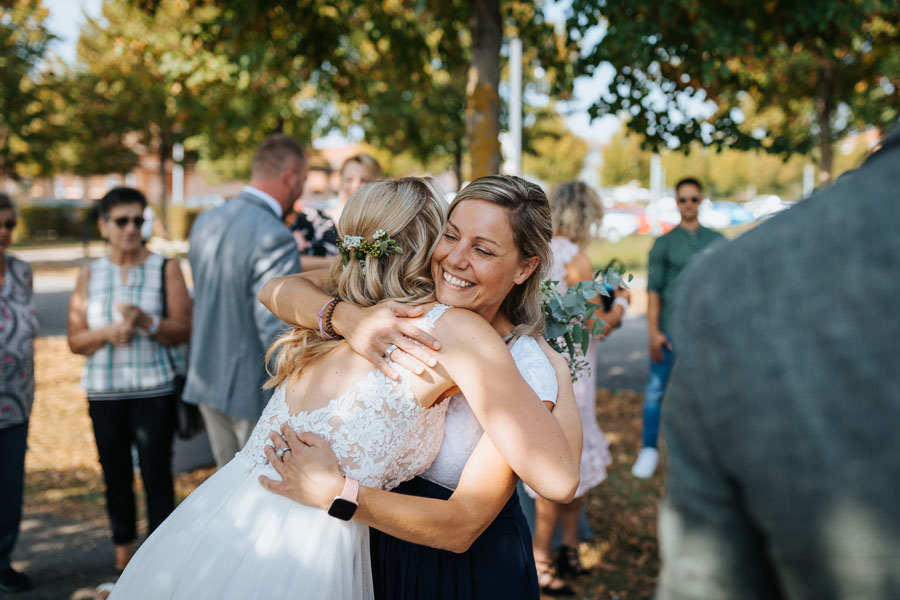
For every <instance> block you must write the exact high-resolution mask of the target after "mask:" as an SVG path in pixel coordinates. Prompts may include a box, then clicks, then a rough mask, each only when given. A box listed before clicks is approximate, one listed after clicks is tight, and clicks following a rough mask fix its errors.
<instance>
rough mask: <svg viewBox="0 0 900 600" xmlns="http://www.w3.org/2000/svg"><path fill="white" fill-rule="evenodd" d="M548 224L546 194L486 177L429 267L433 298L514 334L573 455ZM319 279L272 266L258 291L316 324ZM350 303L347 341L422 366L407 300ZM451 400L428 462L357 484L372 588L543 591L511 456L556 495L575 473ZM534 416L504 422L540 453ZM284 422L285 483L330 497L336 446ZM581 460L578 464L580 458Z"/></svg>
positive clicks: (574, 427) (576, 435)
mask: <svg viewBox="0 0 900 600" xmlns="http://www.w3.org/2000/svg"><path fill="white" fill-rule="evenodd" d="M551 235H552V228H551V221H550V211H549V205H548V202H547V198H546V196H545V195H544V193H543V192H542V191H541V190H540V188H539V187H537V186H535V185H533V184H530V183H528V182H525V181H524V180H521V179H519V178H515V177H502V176H489V177H484V178H481V179H478V180H476V181H475V182H473V183H472V184H470V185H469V186H467V187H466V188H465V189H464V190H462V191H461V192H460V193H459V194H458V195H457V197H456V199H455V200H454V202H453V204H452V205H451V208H450V216H449V222H448V225H447V228H446V231H445V233H444V235H443V237H442V239H441V241H440V242H439V243H438V245H437V247H436V248H435V250H434V253H433V257H432V276H433V278H434V281H435V293H436V296H437V298H438V299H439V301H441V302H443V303H446V304H449V305H451V306H456V307H459V308H467V309H469V310H472V311H474V312H476V313H478V314H479V315H481V316H482V317H484V318H485V319H486V320H488V321H489V322H490V323H491V324H492V325H493V326H494V328H495V330H496V331H497V332H498V334H499V335H501V336H503V337H505V338H508V344H509V346H510V350H511V352H512V353H513V356H514V358H516V363H517V365H518V366H519V370H520V372H521V373H522V375H523V377H525V379H526V381H528V382H529V383H530V384H532V387H533V388H535V390H536V391H537V392H538V396H539V397H540V398H541V399H542V400H545V401H547V402H548V404H549V403H551V402H552V401H553V400H558V402H557V408H556V409H555V410H554V413H553V414H554V417H556V419H557V421H558V422H559V423H560V425H561V427H562V428H563V431H564V432H565V434H566V438H567V440H568V442H569V447H570V451H571V454H572V456H573V457H578V456H580V449H581V448H580V445H581V428H580V422H579V420H578V418H577V414H576V413H577V408H576V407H575V404H574V395H573V393H572V385H571V381H570V379H569V375H568V367H567V366H566V364H565V361H564V360H563V359H562V358H561V357H559V356H558V355H556V354H555V353H552V351H549V354H547V352H548V350H549V348H548V347H547V346H546V344H543V342H542V340H540V339H539V338H540V332H541V331H542V329H543V317H542V311H541V305H540V282H541V280H542V278H543V275H544V273H545V268H546V261H547V258H548V257H549V242H550V238H551ZM534 257H538V258H539V259H540V262H541V264H540V265H539V266H538V268H535V269H534V270H533V272H530V275H528V276H525V277H523V276H522V275H523V273H524V272H523V271H522V270H521V264H522V263H523V262H524V261H526V260H528V259H532V258H534ZM316 281H317V278H316V276H315V274H311V275H310V274H307V275H305V276H294V277H286V278H278V279H275V280H273V281H272V282H270V283H269V284H267V285H266V286H265V287H264V288H263V290H262V291H261V292H260V300H262V301H263V303H264V304H266V306H268V307H269V308H270V310H273V312H274V313H275V314H276V315H278V316H279V317H281V318H282V319H284V320H287V321H289V322H294V323H295V324H298V325H301V326H306V327H315V326H316V322H317V320H316V319H317V316H316V311H315V308H313V309H312V310H308V307H316V306H319V305H321V304H323V303H324V302H325V301H327V300H328V297H327V296H326V295H324V294H322V292H321V291H319V290H318V289H316V288H315V286H314V285H313V284H314V283H315V282H316ZM344 305H345V303H341V304H340V305H339V306H338V307H337V309H336V310H335V311H334V314H333V316H332V324H333V327H334V329H335V331H337V332H338V333H347V334H348V335H347V338H348V341H349V342H350V344H351V346H352V347H353V348H354V349H356V350H357V351H358V352H359V353H360V354H362V355H363V356H366V357H367V358H369V360H370V361H372V362H373V363H374V364H376V366H379V367H381V368H382V370H384V371H385V372H386V373H387V374H388V375H391V374H392V373H393V369H392V367H391V363H390V362H388V361H386V360H385V358H384V355H385V354H387V355H389V356H390V357H391V358H392V359H393V360H396V361H397V363H398V364H402V365H404V366H407V367H409V368H411V369H413V370H415V371H416V372H419V371H420V370H421V369H420V365H417V364H416V362H415V360H414V359H413V358H412V356H415V357H417V358H418V359H420V360H422V362H425V361H426V360H429V355H427V354H425V353H424V350H423V349H422V348H421V347H418V346H416V345H415V344H414V343H412V342H411V341H410V340H409V339H407V338H404V334H405V335H409V336H410V337H414V338H416V339H417V340H418V341H420V342H422V343H424V344H426V345H428V346H430V347H432V348H435V345H434V342H435V340H434V339H433V338H431V337H430V336H427V335H425V336H423V335H421V334H417V333H416V332H414V331H412V330H411V329H410V328H409V327H408V323H405V322H404V321H403V319H400V318H397V317H396V316H395V315H404V314H408V313H407V312H406V309H405V308H404V307H402V306H400V305H393V304H391V305H380V306H376V307H373V308H369V309H360V308H358V307H352V306H344ZM394 344H396V347H399V348H400V350H402V351H396V350H395V349H394V347H393V345H394ZM386 350H387V351H386ZM403 351H405V352H403ZM407 353H408V354H407ZM437 357H438V358H440V355H439V353H438V355H437ZM548 382H551V383H552V385H548ZM557 388H558V390H559V395H558V398H557ZM448 401H449V402H450V403H451V404H450V406H449V407H448V416H447V423H446V425H445V435H444V442H443V445H442V448H441V453H440V455H439V456H438V458H437V459H436V460H435V462H434V463H433V465H432V467H431V468H429V470H428V471H426V473H424V474H423V475H422V476H421V477H417V478H415V479H413V480H412V481H409V482H406V483H404V484H402V485H401V486H400V487H399V488H397V489H395V490H394V491H392V492H386V491H382V490H375V489H369V488H361V490H360V493H359V498H358V502H359V507H358V509H357V511H356V514H355V516H354V519H356V520H360V521H362V522H364V523H366V524H368V525H370V527H371V529H370V531H371V532H372V533H371V542H372V567H373V579H374V583H375V589H376V597H378V598H384V599H385V600H387V599H403V598H407V599H409V598H421V599H426V598H427V599H442V598H443V599H450V598H454V599H456V598H461V599H465V598H472V599H479V598H501V597H510V598H513V597H514V598H534V599H537V598H538V597H539V594H540V592H539V588H538V584H537V576H536V572H535V566H534V559H533V554H532V547H531V544H532V542H531V533H530V531H529V529H528V526H527V524H526V522H525V519H524V517H523V515H522V512H521V508H520V507H519V502H518V496H517V495H516V493H515V485H516V482H517V481H518V477H517V475H516V473H515V472H514V471H513V468H511V466H510V464H513V465H514V466H515V468H516V471H517V472H518V473H519V475H521V476H522V477H523V479H524V480H525V481H527V482H528V483H529V484H531V485H532V487H534V484H535V483H536V484H537V485H538V486H540V487H541V488H542V489H540V490H539V492H540V493H541V494H542V495H545V496H546V495H547V494H549V495H551V496H554V497H555V498H559V499H560V500H559V501H568V500H570V499H571V493H572V492H573V491H574V488H571V487H570V486H569V484H570V483H571V481H569V480H567V478H566V475H565V473H564V472H563V469H560V470H558V471H557V472H546V471H545V472H535V469H534V468H533V467H532V466H531V465H529V464H523V462H522V461H521V460H519V459H520V458H521V455H519V456H516V454H515V453H512V454H509V453H507V455H506V458H504V455H501V454H500V452H499V451H498V449H497V448H496V447H495V445H494V443H492V441H491V439H490V438H488V437H487V436H485V435H482V431H481V428H480V425H479V424H478V421H477V419H474V414H473V413H472V410H471V409H470V408H469V406H468V404H467V403H466V401H465V399H464V398H462V397H461V396H455V397H453V398H451V399H449V400H448ZM527 426H528V424H527V423H511V424H510V428H509V431H508V432H506V433H508V435H509V436H510V437H511V438H513V439H515V441H516V442H518V441H521V443H522V444H523V446H529V447H530V448H531V451H532V452H533V451H534V448H535V447H537V448H540V447H541V434H540V432H537V433H533V432H532V433H529V434H528V435H523V433H524V432H525V431H527ZM520 428H521V429H520ZM282 433H283V434H284V435H285V438H286V440H287V441H288V443H289V444H291V445H292V446H296V447H297V449H298V450H299V452H297V453H296V454H300V455H301V456H296V454H295V453H294V452H291V453H288V454H286V455H285V458H286V460H285V461H284V463H283V466H282V467H281V469H282V471H283V472H281V475H282V477H283V479H284V482H283V484H281V485H280V486H279V487H278V488H277V491H278V493H282V494H283V495H286V496H288V497H290V498H293V499H295V500H297V501H299V502H301V503H304V504H311V505H316V506H325V507H327V506H328V505H329V504H330V503H331V501H332V498H333V496H334V494H333V493H331V492H332V491H333V490H334V486H335V485H336V484H337V483H338V482H339V481H340V479H341V475H340V472H339V470H338V469H337V462H336V460H335V458H334V455H333V453H332V452H331V449H330V448H329V447H328V446H327V444H324V442H322V441H315V442H313V444H312V445H311V446H308V447H301V446H302V443H301V442H299V440H298V439H297V438H296V435H295V434H293V433H292V432H289V431H288V432H282ZM304 441H305V442H309V441H310V440H309V439H308V438H305V439H304ZM507 442H508V440H507ZM292 449H293V448H292ZM507 459H508V460H507ZM573 460H574V461H575V462H576V463H577V458H573ZM376 530H377V531H376Z"/></svg>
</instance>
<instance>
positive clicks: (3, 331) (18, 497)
mask: <svg viewBox="0 0 900 600" xmlns="http://www.w3.org/2000/svg"><path fill="white" fill-rule="evenodd" d="M15 226H16V205H15V204H14V203H13V201H12V199H11V198H10V197H9V196H7V195H6V194H0V489H2V490H3V492H2V493H0V592H21V591H23V590H27V589H28V588H30V587H31V583H30V582H29V580H28V577H27V576H26V575H25V574H24V573H19V572H18V571H15V570H14V569H13V568H12V566H11V565H10V554H11V553H12V550H13V546H15V543H16V539H17V538H18V537H19V523H20V522H21V520H22V486H23V483H24V480H25V446H26V440H27V438H28V417H29V415H30V414H31V405H32V403H33V402H34V338H35V337H36V336H37V332H38V321H37V316H36V314H35V310H34V294H33V292H32V289H31V267H29V266H28V263H26V262H23V261H21V260H19V259H17V258H14V257H12V256H9V255H8V254H7V253H6V250H7V248H9V246H10V244H11V243H12V232H13V229H14V228H15Z"/></svg>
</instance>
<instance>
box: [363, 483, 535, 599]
mask: <svg viewBox="0 0 900 600" xmlns="http://www.w3.org/2000/svg"><path fill="white" fill-rule="evenodd" d="M393 491H395V492H398V493H401V494H407V495H411V496H421V497H425V498H438V499H441V500H446V499H447V498H449V497H450V495H451V494H452V493H453V491H452V490H449V489H447V488H445V487H443V486H440V485H437V484H436V483H432V482H430V481H427V480H425V479H422V478H420V477H416V478H415V479H412V480H411V481H407V482H405V483H402V484H400V486H398V487H397V488H396V489H394V490H393ZM369 532H370V533H369V535H370V541H371V555H372V577H373V580H374V583H375V600H495V599H497V598H516V599H517V600H529V599H532V600H538V599H539V598H540V588H539V587H538V582H537V572H536V570H535V566H534V555H533V554H532V543H531V530H530V529H529V528H528V523H527V522H526V521H525V516H524V515H523V514H522V508H521V507H520V506H519V496H518V494H517V493H516V492H515V491H514V492H513V494H512V496H511V497H510V498H509V500H508V501H507V503H506V505H504V507H503V508H502V509H501V510H500V514H498V515H497V518H496V519H494V521H493V522H492V523H491V524H490V525H489V526H488V528H487V529H486V530H485V531H484V533H482V534H481V535H480V536H479V537H478V539H477V540H475V542H474V543H473V544H472V547H471V548H469V549H468V550H467V551H466V552H462V553H456V552H450V551H448V550H438V549H436V548H430V547H428V546H422V545H420V544H413V543H410V542H406V541H403V540H400V539H397V538H395V537H393V536H390V535H387V534H385V533H382V532H380V531H378V530H376V529H374V528H372V529H370V530H369Z"/></svg>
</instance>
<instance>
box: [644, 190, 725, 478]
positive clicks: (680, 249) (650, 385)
mask: <svg viewBox="0 0 900 600" xmlns="http://www.w3.org/2000/svg"><path fill="white" fill-rule="evenodd" d="M675 197H676V198H677V200H678V211H679V212H680V213H681V223H679V225H678V227H676V228H675V229H673V230H672V231H670V232H669V233H667V234H665V235H664V236H662V237H660V238H657V240H656V242H654V243H653V248H652V249H651V250H650V264H649V269H648V270H649V273H648V281H647V296H648V308H647V328H648V331H649V335H650V379H649V381H648V382H647V389H646V392H645V394H644V434H643V448H642V449H641V452H640V454H638V458H637V460H636V461H635V463H634V466H633V467H632V469H631V472H632V474H633V475H634V476H635V477H640V478H647V477H651V476H652V475H653V473H654V471H656V465H657V463H658V462H659V454H658V452H657V451H656V444H657V438H658V436H659V419H660V412H661V410H662V399H663V395H664V394H665V392H666V386H667V385H668V383H669V374H670V373H671V372H672V365H673V364H674V358H675V357H674V355H673V352H672V339H671V337H670V336H669V333H668V332H669V331H670V329H669V324H670V322H671V318H672V309H673V304H674V299H675V295H676V293H677V288H678V279H679V276H680V275H681V272H682V271H683V270H684V268H685V267H686V266H687V265H688V263H689V262H690V261H691V259H692V258H693V257H694V255H695V254H697V253H698V252H700V251H701V250H703V249H704V248H706V247H708V246H710V245H711V244H714V243H716V242H719V241H722V240H724V239H725V238H724V236H722V234H721V233H718V232H716V231H713V230H712V229H708V228H706V227H703V226H702V225H700V222H699V221H698V220H697V217H698V215H699V213H700V203H701V202H702V201H703V186H702V185H700V182H699V181H697V180H696V179H693V178H690V177H688V178H685V179H682V180H681V181H679V182H678V183H677V184H676V185H675Z"/></svg>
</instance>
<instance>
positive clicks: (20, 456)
mask: <svg viewBox="0 0 900 600" xmlns="http://www.w3.org/2000/svg"><path fill="white" fill-rule="evenodd" d="M27 440H28V423H27V422H26V423H22V424H20V425H13V426H12V427H4V428H2V429H0V490H2V491H0V571H3V570H5V569H6V568H7V567H8V566H9V561H10V558H9V557H10V554H12V551H13V547H14V546H15V545H16V540H17V539H18V538H19V524H20V523H21V522H22V488H23V486H24V483H25V445H26V442H27Z"/></svg>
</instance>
